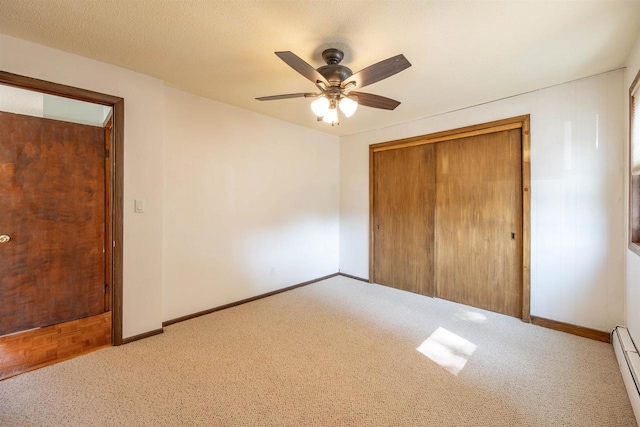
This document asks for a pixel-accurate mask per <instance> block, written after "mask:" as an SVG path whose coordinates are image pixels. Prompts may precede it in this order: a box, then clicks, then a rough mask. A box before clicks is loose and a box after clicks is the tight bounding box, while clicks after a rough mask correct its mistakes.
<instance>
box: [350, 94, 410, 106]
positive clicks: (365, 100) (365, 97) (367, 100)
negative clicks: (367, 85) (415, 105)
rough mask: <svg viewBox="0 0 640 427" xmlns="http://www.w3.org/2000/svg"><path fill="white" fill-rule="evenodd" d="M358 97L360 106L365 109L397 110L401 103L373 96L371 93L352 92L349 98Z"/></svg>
mask: <svg viewBox="0 0 640 427" xmlns="http://www.w3.org/2000/svg"><path fill="white" fill-rule="evenodd" d="M351 97H357V98H358V100H357V101H358V104H359V105H364V106H365V107H371V108H381V109H383V110H395V109H396V107H397V106H398V105H400V101H396V100H395V99H391V98H385V97H384V96H380V95H373V94H371V93H364V92H351V93H349V98H351Z"/></svg>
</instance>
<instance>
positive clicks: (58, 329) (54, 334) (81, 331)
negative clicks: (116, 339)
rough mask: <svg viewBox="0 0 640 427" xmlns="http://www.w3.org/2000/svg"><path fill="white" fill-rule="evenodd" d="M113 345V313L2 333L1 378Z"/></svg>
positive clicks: (0, 348)
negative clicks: (12, 332)
mask: <svg viewBox="0 0 640 427" xmlns="http://www.w3.org/2000/svg"><path fill="white" fill-rule="evenodd" d="M110 345H111V313H110V312H107V313H103V314H99V315H97V316H91V317H87V318H84V319H77V320H72V321H70V322H65V323H61V324H59V325H53V326H46V327H44V328H39V329H32V330H30V331H25V332H19V333H16V334H13V335H5V336H3V337H0V380H3V379H5V378H9V377H11V376H14V375H17V374H21V373H23V372H27V371H30V370H33V369H37V368H41V367H43V366H47V365H51V364H54V363H56V362H61V361H63V360H67V359H70V358H72V357H75V356H79V355H81V354H86V353H89V352H91V351H94V350H98V349H100V348H104V347H109V346H110Z"/></svg>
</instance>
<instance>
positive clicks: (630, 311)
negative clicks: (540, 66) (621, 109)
mask: <svg viewBox="0 0 640 427" xmlns="http://www.w3.org/2000/svg"><path fill="white" fill-rule="evenodd" d="M639 70H640V36H639V37H638V39H637V41H636V43H635V45H634V47H633V49H632V50H631V54H630V55H629V59H628V60H627V69H626V73H625V85H624V89H625V92H624V105H625V112H626V114H625V118H627V120H626V121H627V127H626V132H625V140H626V148H625V166H627V165H628V164H629V157H628V155H629V120H628V117H629V114H628V112H629V100H628V93H629V88H630V87H631V83H633V79H635V77H636V75H637V74H638V71H639ZM625 170H626V171H627V173H628V169H625ZM625 195H626V199H625V201H626V204H627V205H626V206H628V203H629V181H628V180H625ZM625 218H628V212H627V216H626V217H625ZM627 221H628V219H626V220H625V225H626V224H627V223H628V222H627ZM627 239H628V236H627ZM626 290H627V298H626V303H627V306H626V322H625V324H626V326H627V327H628V328H629V333H630V334H631V336H632V337H633V339H634V341H635V343H636V345H640V255H637V254H635V253H634V252H631V251H630V250H628V249H627V282H626Z"/></svg>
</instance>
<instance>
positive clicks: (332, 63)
mask: <svg viewBox="0 0 640 427" xmlns="http://www.w3.org/2000/svg"><path fill="white" fill-rule="evenodd" d="M343 58H344V52H342V51H341V50H340V49H326V50H325V51H323V52H322V59H323V60H324V62H326V63H327V65H323V66H322V67H320V68H318V69H317V71H318V72H319V73H320V74H322V76H323V77H324V78H325V79H327V81H328V82H329V83H331V85H332V86H337V85H340V83H342V82H343V81H344V80H346V79H348V78H349V77H351V76H352V75H353V71H351V69H349V68H348V67H345V66H344V65H340V61H342V59H343Z"/></svg>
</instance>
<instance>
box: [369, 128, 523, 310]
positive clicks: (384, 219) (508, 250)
mask: <svg viewBox="0 0 640 427" xmlns="http://www.w3.org/2000/svg"><path fill="white" fill-rule="evenodd" d="M529 145H530V135H529V116H521V117H515V118H511V119H506V120H501V121H497V122H491V123H485V124H481V125H476V126H470V127H466V128H461V129H455V130H451V131H446V132H439V133H437V134H432V135H425V136H420V137H416V138H410V139H405V140H400V141H391V142H387V143H381V144H375V145H372V146H370V189H371V190H370V246H369V247H370V257H369V259H370V272H369V275H370V279H371V281H372V282H375V283H379V284H383V285H387V286H391V287H395V288H398V289H403V290H408V291H411V292H416V293H419V294H423V295H427V296H432V297H434V296H435V297H438V298H443V299H447V300H451V301H455V302H459V303H462V304H466V305H471V306H475V307H478V308H482V309H487V310H491V311H496V312H499V313H503V314H507V315H510V316H515V317H519V318H521V319H523V320H525V321H529V317H530V315H529V299H530V291H529V288H530V273H529V259H530V219H529V216H530V212H529V209H530V208H529V206H530V191H529V189H530V171H529V165H530V163H529Z"/></svg>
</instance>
